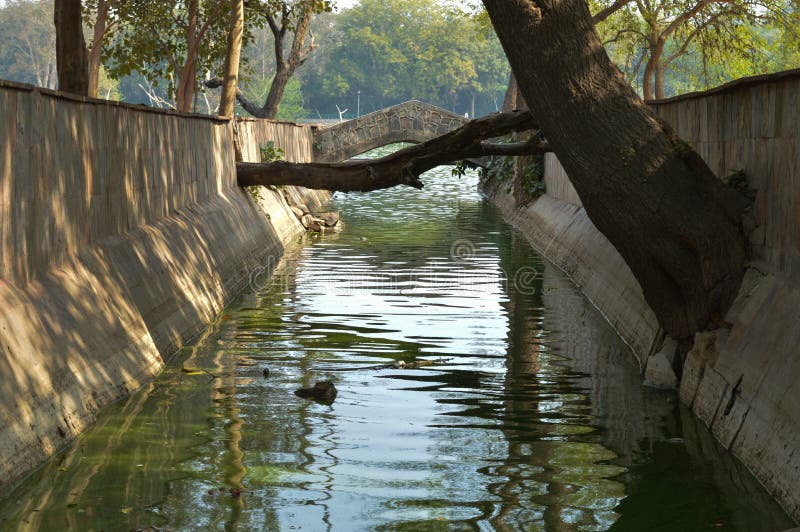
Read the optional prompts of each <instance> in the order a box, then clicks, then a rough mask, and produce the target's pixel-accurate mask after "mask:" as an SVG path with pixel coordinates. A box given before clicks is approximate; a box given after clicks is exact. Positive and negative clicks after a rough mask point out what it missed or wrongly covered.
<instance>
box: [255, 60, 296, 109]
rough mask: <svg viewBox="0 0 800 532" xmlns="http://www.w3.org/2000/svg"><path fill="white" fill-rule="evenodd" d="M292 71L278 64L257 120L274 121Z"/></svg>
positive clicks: (282, 64)
mask: <svg viewBox="0 0 800 532" xmlns="http://www.w3.org/2000/svg"><path fill="white" fill-rule="evenodd" d="M293 73H294V69H291V70H290V69H289V67H288V66H287V65H286V63H285V62H281V63H278V66H277V68H276V69H275V77H274V78H272V84H271V85H270V86H269V93H267V99H266V101H265V102H264V106H263V107H262V108H261V110H260V112H259V114H258V115H256V117H257V118H268V119H270V120H274V119H275V117H276V116H278V107H279V106H280V105H281V100H283V93H284V92H285V91H286V85H287V84H288V83H289V79H290V78H291V77H292V74H293Z"/></svg>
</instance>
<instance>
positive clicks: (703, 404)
mask: <svg viewBox="0 0 800 532" xmlns="http://www.w3.org/2000/svg"><path fill="white" fill-rule="evenodd" d="M652 107H653V109H654V110H655V111H656V112H657V113H658V114H659V115H660V116H662V118H664V119H665V120H666V121H667V122H668V123H670V124H671V125H672V127H674V128H675V130H676V131H677V132H678V133H679V134H680V135H681V137H682V138H684V139H686V140H687V141H688V142H689V143H690V144H692V145H693V146H694V147H695V149H697V150H698V152H699V153H700V155H702V156H703V158H704V159H705V160H706V162H707V163H708V164H709V165H710V166H711V168H712V169H713V170H714V171H715V172H717V174H718V175H726V174H728V173H731V172H732V171H734V170H739V169H742V170H744V173H745V176H746V177H747V179H748V182H749V184H750V186H751V187H752V188H754V189H755V190H756V191H757V200H756V209H755V214H756V222H757V228H756V230H755V231H754V233H753V235H752V237H751V241H752V244H753V256H754V261H753V262H752V264H751V266H750V269H749V270H748V272H747V274H746V277H745V282H744V283H743V286H742V288H741V290H740V293H739V296H738V298H737V300H736V302H735V304H734V305H733V307H732V308H731V310H730V311H729V314H728V316H727V321H728V322H729V323H730V324H731V325H732V327H731V329H730V330H729V331H716V332H714V333H711V334H707V335H699V336H698V338H696V341H695V349H693V350H692V351H691V352H690V353H689V355H688V356H687V360H686V361H685V363H684V367H683V378H682V380H681V383H680V396H681V399H682V400H683V402H685V403H686V404H687V405H689V406H691V407H692V410H693V411H694V413H695V414H696V415H697V416H698V417H699V418H700V419H701V420H702V421H703V422H705V423H706V424H707V425H708V426H709V427H711V430H712V432H713V433H714V435H715V436H716V437H717V439H718V440H719V441H720V442H721V443H722V445H723V446H725V447H726V448H727V449H729V450H730V451H731V452H732V453H733V454H734V455H735V456H737V457H738V458H740V459H741V460H742V462H743V463H744V464H745V465H746V466H747V467H748V468H749V469H750V470H751V471H752V472H753V473H754V474H755V476H756V477H757V478H758V479H759V480H760V481H761V482H762V483H764V485H765V486H766V487H767V489H768V490H769V491H770V493H772V494H773V495H774V496H775V498H776V499H777V500H778V501H779V502H780V503H781V504H782V505H783V506H784V508H785V509H786V510H787V511H788V512H789V514H790V515H791V516H792V517H793V518H794V519H795V520H800V488H798V486H800V386H797V383H798V382H800V348H798V346H800V326H798V324H800V212H798V208H799V207H800V70H795V71H790V72H783V73H779V74H775V75H771V76H759V77H757V78H752V79H745V80H739V81H737V82H734V83H732V84H730V85H728V86H725V87H722V88H719V89H714V90H712V91H708V92H705V93H697V94H693V95H688V96H685V97H679V98H674V99H672V100H667V101H660V102H653V104H652ZM549 157H551V158H550V159H549V160H548V159H546V164H545V167H546V170H545V182H546V185H547V194H545V195H544V196H542V197H540V198H539V199H537V200H536V201H534V202H533V203H531V204H529V205H526V206H523V207H520V208H517V206H516V204H515V202H514V199H513V198H511V197H510V196H509V195H508V194H507V192H506V191H507V188H508V187H504V186H494V187H489V189H488V190H487V192H488V194H489V197H490V199H491V200H492V201H493V202H494V203H495V204H496V205H498V206H499V207H500V209H501V210H502V211H503V213H504V215H505V216H506V218H507V219H509V221H511V223H513V224H514V225H515V226H516V227H518V228H519V229H520V230H521V231H522V232H523V234H524V235H525V236H526V237H527V238H528V240H530V241H531V243H532V244H533V245H534V246H535V247H536V248H537V249H538V250H539V251H540V252H541V253H542V254H543V255H544V256H545V257H547V258H548V259H550V260H551V261H552V262H554V263H555V264H556V265H558V266H559V267H561V268H562V269H564V271H565V272H566V273H567V274H568V275H569V276H570V278H571V279H572V280H573V281H574V282H575V284H576V285H577V286H578V287H579V288H580V289H581V290H582V291H583V292H584V294H585V295H586V296H587V297H588V299H589V300H590V301H592V302H593V304H594V305H595V306H597V307H598V308H599V309H600V311H601V312H602V313H603V314H604V315H605V316H606V318H607V319H608V320H609V321H610V322H611V323H612V324H613V325H614V327H615V328H616V329H617V331H618V332H619V333H620V336H621V337H622V338H623V339H624V340H625V341H626V342H627V343H628V344H629V345H630V346H631V348H632V349H633V351H634V353H635V354H636V356H637V358H638V359H639V360H640V364H641V365H642V367H643V370H645V371H646V370H647V365H648V364H650V363H653V362H652V361H653V360H656V358H655V357H654V356H655V353H654V351H655V349H656V348H657V347H658V346H659V345H660V344H661V337H662V332H661V331H660V328H659V327H658V324H657V321H656V319H655V315H654V314H653V312H652V311H651V310H650V308H649V307H648V306H647V304H646V303H645V301H644V297H643V295H642V292H641V288H640V287H639V285H638V283H637V281H636V280H635V278H634V277H633V274H632V273H631V272H630V269H629V268H628V267H627V266H626V265H625V263H624V261H623V260H622V257H621V256H620V255H619V253H618V252H617V251H616V249H614V247H613V246H612V245H611V243H610V242H608V240H607V239H606V238H605V237H604V236H603V235H602V234H601V233H600V232H599V231H598V230H597V229H596V228H595V227H594V225H593V224H592V223H591V221H590V220H589V219H588V217H587V216H586V213H585V211H584V210H583V208H582V207H581V206H580V205H581V204H580V199H579V198H578V196H577V194H575V191H574V189H573V188H572V186H571V184H570V183H569V178H568V176H566V174H565V173H564V172H563V169H561V167H560V164H558V162H557V160H556V159H555V157H554V156H552V155H551V156H549Z"/></svg>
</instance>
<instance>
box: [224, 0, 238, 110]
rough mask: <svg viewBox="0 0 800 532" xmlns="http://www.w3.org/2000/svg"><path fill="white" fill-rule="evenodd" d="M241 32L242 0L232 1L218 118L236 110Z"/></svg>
mask: <svg viewBox="0 0 800 532" xmlns="http://www.w3.org/2000/svg"><path fill="white" fill-rule="evenodd" d="M243 32H244V0H232V6H231V27H230V32H229V33H228V53H227V55H226V56H225V78H224V79H223V85H222V96H221V97H220V101H219V116H225V117H232V116H233V111H234V109H235V108H236V92H237V88H238V86H239V59H240V56H241V53H242V35H243Z"/></svg>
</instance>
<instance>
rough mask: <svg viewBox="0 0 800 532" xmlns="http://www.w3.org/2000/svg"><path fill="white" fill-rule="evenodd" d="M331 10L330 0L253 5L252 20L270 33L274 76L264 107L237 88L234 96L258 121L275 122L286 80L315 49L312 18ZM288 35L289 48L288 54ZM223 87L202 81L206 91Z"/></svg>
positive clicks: (285, 0)
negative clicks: (261, 23) (259, 119)
mask: <svg viewBox="0 0 800 532" xmlns="http://www.w3.org/2000/svg"><path fill="white" fill-rule="evenodd" d="M332 9H333V8H332V3H331V2H330V0H293V1H291V0H267V1H262V2H258V3H257V4H256V5H254V11H253V20H255V21H258V20H263V21H264V23H265V24H266V25H267V26H268V27H269V29H270V31H271V32H272V36H273V52H274V61H275V74H274V76H273V77H272V82H271V83H270V88H269V91H268V93H267V96H266V100H265V101H264V104H263V105H258V104H256V103H254V102H252V101H251V100H250V99H249V98H248V97H247V95H246V94H245V93H244V92H242V91H241V90H239V89H238V88H237V91H236V97H237V99H238V100H239V104H240V105H241V106H242V108H244V110H245V111H247V112H248V113H250V114H251V115H253V116H255V117H257V118H269V119H274V118H275V117H276V116H277V114H278V108H279V106H280V103H281V100H282V99H283V93H284V91H285V90H286V86H287V84H288V83H289V80H290V79H291V78H292V76H293V75H294V73H295V71H296V70H297V68H298V67H300V66H302V65H303V64H304V63H305V62H306V60H307V59H308V57H309V56H310V54H311V52H313V51H314V49H315V48H316V45H315V43H314V36H313V34H312V33H311V32H310V24H311V19H312V17H313V16H314V15H316V14H319V13H324V12H330V11H331V10H332ZM290 34H291V36H292V37H291V46H290V47H289V49H288V53H287V51H286V44H287V41H288V37H289V35H290ZM222 84H223V83H222V80H221V79H219V78H215V79H211V80H207V81H206V82H205V85H206V87H209V88H216V87H220V86H222Z"/></svg>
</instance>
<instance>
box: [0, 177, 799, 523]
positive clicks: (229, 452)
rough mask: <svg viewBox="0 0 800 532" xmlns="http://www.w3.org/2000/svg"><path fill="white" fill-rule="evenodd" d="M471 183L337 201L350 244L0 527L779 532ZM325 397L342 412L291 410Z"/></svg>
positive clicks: (313, 257) (299, 271)
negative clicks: (322, 387)
mask: <svg viewBox="0 0 800 532" xmlns="http://www.w3.org/2000/svg"><path fill="white" fill-rule="evenodd" d="M475 182H476V178H475V177H474V176H469V177H466V178H462V179H456V178H451V177H450V175H449V169H447V168H443V169H439V170H437V171H434V172H432V173H430V174H429V175H428V176H427V177H426V183H427V187H426V189H425V190H424V191H421V192H420V191H415V190H410V189H394V190H387V191H381V192H374V193H370V194H361V195H359V194H352V195H347V196H344V195H342V196H337V197H336V198H335V199H334V201H333V202H332V205H331V206H330V208H331V209H335V210H340V211H341V212H342V215H343V219H344V220H345V223H346V230H345V231H344V232H342V233H339V234H332V235H326V236H324V237H316V238H312V237H303V238H302V239H300V241H299V242H297V243H296V244H294V245H291V246H289V248H288V249H287V254H286V256H285V257H284V259H283V260H281V262H280V263H279V264H277V265H275V275H274V276H273V277H272V278H271V280H270V281H269V282H268V283H266V285H265V286H259V287H256V288H257V289H256V290H255V291H254V292H252V293H249V294H246V295H244V296H242V297H241V298H240V299H239V300H238V301H237V302H236V303H235V304H234V305H232V306H231V307H230V308H229V309H228V310H227V311H226V312H225V313H224V314H223V315H222V316H220V318H219V320H218V321H217V322H216V323H215V324H213V326H212V327H210V328H209V330H208V331H206V333H205V334H204V335H203V336H202V337H201V338H199V339H198V340H197V341H196V342H195V343H194V344H193V345H192V346H190V347H187V348H186V349H183V350H182V351H181V352H180V353H179V354H178V355H177V356H176V357H175V358H174V360H173V361H172V362H171V363H170V364H169V366H168V367H167V368H166V370H165V371H164V372H163V373H162V374H161V375H160V377H159V378H158V379H157V380H156V382H154V383H153V384H152V385H150V386H148V387H147V388H146V389H144V390H142V391H141V392H139V393H137V394H135V395H134V396H132V397H131V398H130V399H129V400H128V401H127V402H125V403H124V404H119V405H116V406H113V407H111V408H110V409H108V410H107V411H106V412H105V413H104V414H103V415H102V416H101V418H100V419H99V420H98V423H97V426H96V427H95V428H94V429H92V430H90V431H89V432H88V433H86V434H85V435H83V436H82V437H81V438H79V439H78V440H77V442H76V443H75V444H74V445H73V446H72V447H71V448H70V449H69V450H67V451H66V452H65V453H63V454H61V455H59V456H58V457H56V458H55V459H54V460H52V461H51V462H50V463H49V464H47V465H46V466H45V467H44V468H42V469H41V470H39V471H38V472H36V473H35V474H34V475H32V476H31V477H30V478H29V479H28V480H27V481H26V482H25V483H24V484H23V485H22V486H20V488H19V489H18V490H16V491H15V492H14V493H13V494H12V495H11V496H10V497H8V498H6V499H5V500H3V501H0V529H2V530H17V529H42V530H81V531H83V530H105V531H112V530H130V529H145V528H147V527H155V528H158V529H163V530H220V529H225V530H301V529H302V530H328V529H334V530H367V529H369V530H376V529H377V530H445V529H447V530H492V529H497V530H605V529H609V528H611V529H612V530H635V531H640V530H675V531H688V530H712V529H724V530H742V531H748V532H750V531H759V530H764V531H773V530H782V529H785V528H789V527H790V526H791V522H790V521H789V520H788V518H787V517H786V516H785V514H783V513H782V512H781V511H780V509H778V508H777V507H776V505H775V504H774V503H773V502H772V501H771V500H770V498H769V497H768V496H767V495H766V494H765V493H764V491H763V490H762V489H761V488H760V487H759V486H758V484H757V483H756V482H755V481H754V480H753V479H752V478H751V477H750V476H749V475H748V474H747V473H746V471H745V470H744V469H743V468H742V467H741V466H740V465H739V464H738V463H737V462H736V461H735V460H733V459H732V458H731V457H730V456H729V455H728V454H726V453H725V452H724V451H723V450H721V449H720V448H719V447H718V446H717V445H716V444H715V443H714V441H713V439H712V437H711V436H710V435H709V434H708V432H707V431H706V430H705V429H704V428H702V427H700V426H699V425H698V423H697V422H696V421H695V420H694V419H693V418H692V417H691V416H690V415H689V414H688V413H687V412H686V411H685V410H684V409H683V408H681V407H680V406H678V404H677V402H676V399H675V397H674V395H672V394H664V393H659V392H655V391H652V390H648V389H645V388H643V387H642V386H641V384H640V382H641V379H640V377H639V375H638V371H637V366H636V364H635V361H634V359H633V356H632V354H631V353H630V351H629V350H628V349H627V348H626V346H625V345H624V344H622V342H621V341H620V340H619V339H618V338H617V337H616V336H615V334H614V332H613V331H612V330H611V329H610V327H609V326H608V324H607V323H606V322H605V321H604V320H603V319H602V318H601V317H600V316H599V315H598V313H597V312H596V311H595V310H594V309H593V308H592V307H591V306H590V305H589V304H588V303H587V302H586V301H585V300H584V299H583V298H582V297H581V296H580V295H579V294H578V293H577V292H576V290H575V289H574V288H573V287H572V285H571V284H570V283H569V282H568V281H567V280H566V279H565V278H564V276H563V275H562V274H561V273H560V272H559V271H557V270H556V269H554V268H553V267H552V266H551V265H549V264H547V263H545V262H544V261H543V260H542V259H541V258H540V257H539V256H538V255H537V254H536V253H535V252H534V251H533V250H532V249H531V248H530V247H529V246H528V245H527V244H526V242H525V241H524V240H523V239H522V238H521V237H520V235H518V234H517V233H515V232H514V231H513V230H512V229H510V228H509V227H508V226H507V225H505V224H504V223H503V222H502V221H501V219H500V218H499V216H498V214H497V213H496V212H495V211H494V210H493V209H492V208H491V207H490V206H488V205H487V204H486V203H485V202H484V201H482V200H481V198H480V197H479V195H478V194H477V193H476V192H475ZM253 278H254V280H256V281H258V280H259V279H261V278H262V277H261V276H257V275H256V276H254V277H253ZM400 360H402V361H405V362H408V363H411V362H414V361H428V363H429V365H424V366H420V367H417V368H409V367H406V368H402V369H395V368H386V367H383V368H378V367H376V366H379V365H386V364H389V363H391V362H395V361H400ZM264 368H269V370H270V371H271V374H270V376H269V377H268V378H264V377H263V375H262V372H263V369H264ZM321 379H332V380H333V381H334V382H335V383H336V386H337V387H338V389H339V395H338V398H337V399H336V402H335V403H334V404H333V405H331V406H325V405H321V404H316V403H314V402H310V401H306V400H303V399H299V398H297V397H295V395H294V394H293V392H294V390H296V389H297V388H298V387H300V386H309V385H311V384H313V383H314V382H315V381H317V380H321ZM151 529H154V528H151Z"/></svg>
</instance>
